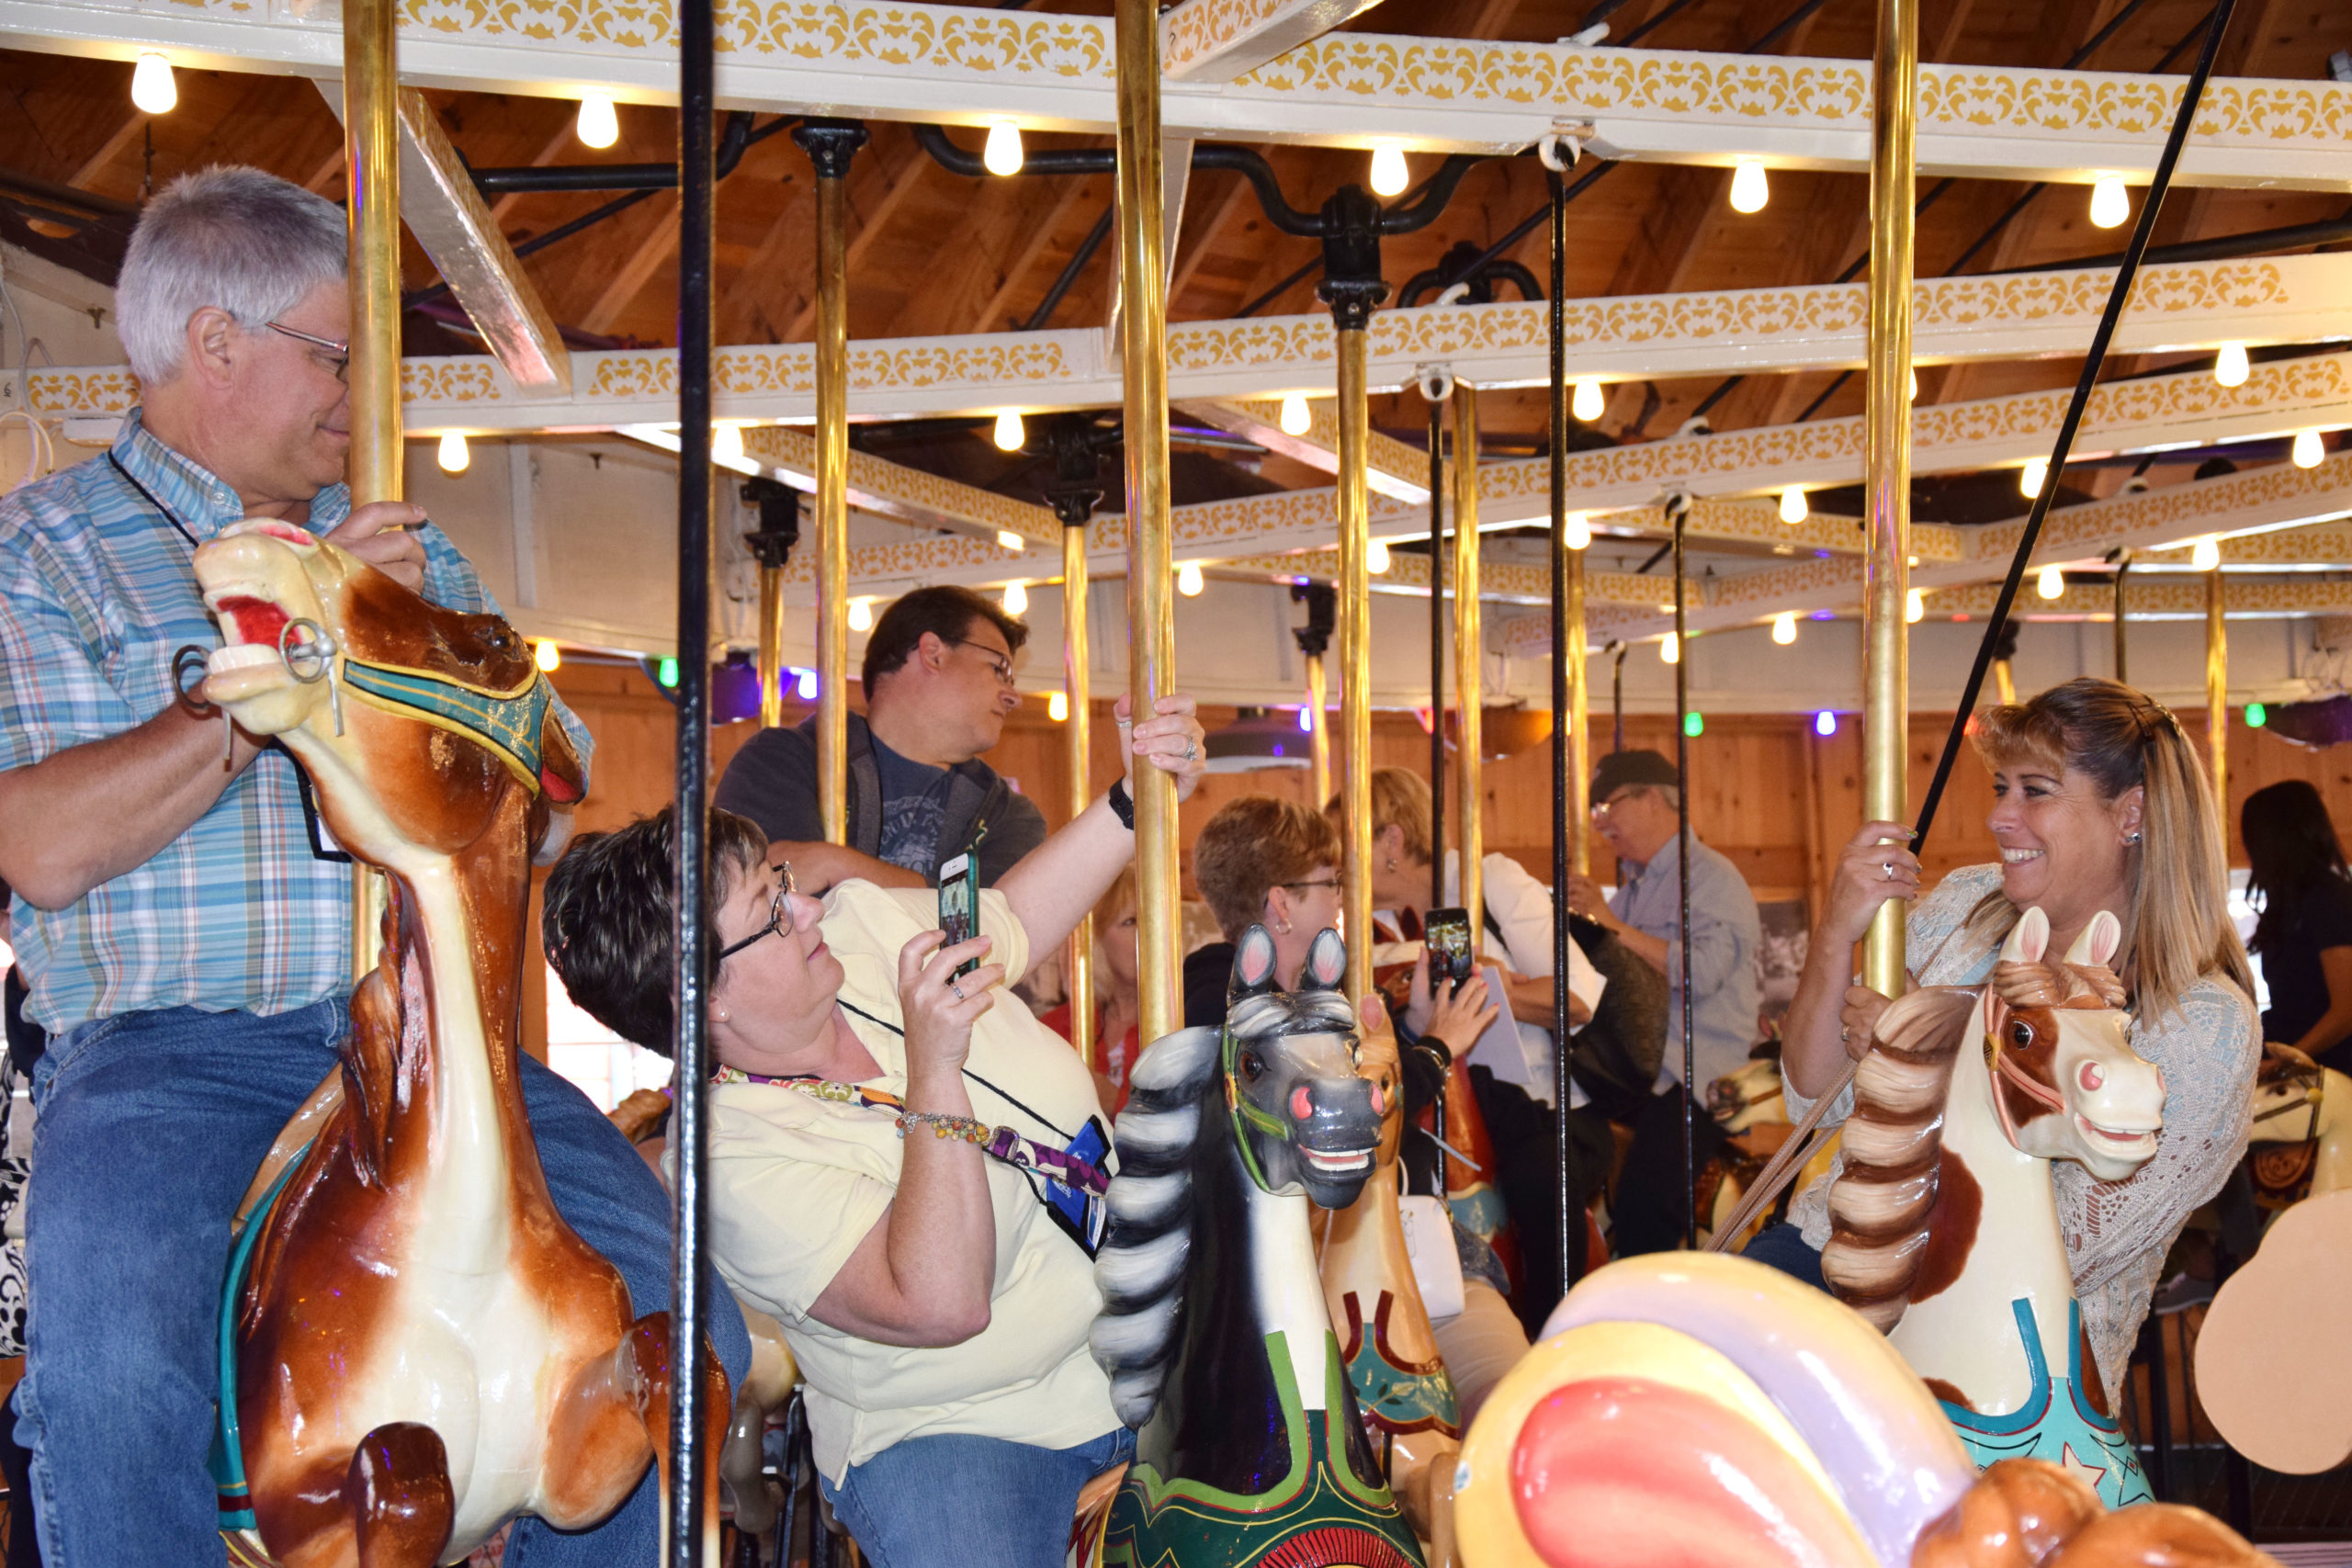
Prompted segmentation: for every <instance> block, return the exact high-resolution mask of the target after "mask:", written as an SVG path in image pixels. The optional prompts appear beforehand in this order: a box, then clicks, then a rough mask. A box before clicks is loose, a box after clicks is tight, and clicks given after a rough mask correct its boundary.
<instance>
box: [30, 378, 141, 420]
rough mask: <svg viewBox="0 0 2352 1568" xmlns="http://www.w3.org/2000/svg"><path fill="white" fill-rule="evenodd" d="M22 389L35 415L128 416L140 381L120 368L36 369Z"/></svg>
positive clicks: (137, 394)
mask: <svg viewBox="0 0 2352 1568" xmlns="http://www.w3.org/2000/svg"><path fill="white" fill-rule="evenodd" d="M25 390H26V392H27V394H28V401H29V402H30V403H31V404H32V406H33V408H34V410H35V412H40V413H44V414H49V415H51V416H66V417H71V416H73V415H75V414H109V413H129V412H130V411H131V408H132V407H133V405H135V404H136V403H137V402H138V401H139V378H138V377H136V376H133V375H132V374H131V373H130V371H129V370H128V369H126V368H122V367H104V368H100V369H96V370H35V371H32V372H30V373H28V375H27V377H26V385H25Z"/></svg>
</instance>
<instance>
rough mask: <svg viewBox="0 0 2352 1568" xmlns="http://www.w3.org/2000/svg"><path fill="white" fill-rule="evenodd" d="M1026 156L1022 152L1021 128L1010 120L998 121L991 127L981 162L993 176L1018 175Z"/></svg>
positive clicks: (981, 155)
mask: <svg viewBox="0 0 2352 1568" xmlns="http://www.w3.org/2000/svg"><path fill="white" fill-rule="evenodd" d="M1023 161H1024V154H1023V152H1022V151H1021V128H1020V127H1019V126H1017V125H1015V124H1013V123H1012V121H1011V120H1009V119H1001V120H998V121H997V122H996V123H995V124H993V125H991V126H989V144H988V148H987V150H986V151H984V152H981V154H980V162H981V163H982V164H986V165H988V171H989V174H992V175H1017V174H1019V173H1020V172H1021V165H1022V164H1023Z"/></svg>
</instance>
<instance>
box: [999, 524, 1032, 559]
mask: <svg viewBox="0 0 2352 1568" xmlns="http://www.w3.org/2000/svg"><path fill="white" fill-rule="evenodd" d="M996 547H997V548H998V549H1001V550H1011V551H1012V553H1013V554H1014V555H1016V556H1017V555H1021V554H1023V552H1025V551H1026V550H1027V549H1028V547H1029V541H1028V540H1026V539H1024V538H1023V537H1022V536H1020V535H1018V534H1016V533H1014V532H1013V531H1012V529H1010V528H999V529H998V530H997V531H996Z"/></svg>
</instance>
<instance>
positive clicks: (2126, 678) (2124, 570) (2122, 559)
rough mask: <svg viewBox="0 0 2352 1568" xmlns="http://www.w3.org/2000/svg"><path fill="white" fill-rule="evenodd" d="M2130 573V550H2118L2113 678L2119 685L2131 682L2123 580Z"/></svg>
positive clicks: (2127, 607) (2128, 607)
mask: <svg viewBox="0 0 2352 1568" xmlns="http://www.w3.org/2000/svg"><path fill="white" fill-rule="evenodd" d="M2130 576H2131V551H2130V550H2118V551H2117V552H2116V555H2115V679H2116V682H2117V683H2118V684H2119V685H2125V686H2128V685H2130V684H2131V659H2130V657H2129V654H2130V652H2131V649H2130V646H2129V640H2128V634H2127V631H2126V619H2127V616H2128V614H2129V610H2130V606H2129V604H2128V603H2127V602H2126V600H2125V598H2124V593H2123V581H2124V579H2126V578H2128V577H2130Z"/></svg>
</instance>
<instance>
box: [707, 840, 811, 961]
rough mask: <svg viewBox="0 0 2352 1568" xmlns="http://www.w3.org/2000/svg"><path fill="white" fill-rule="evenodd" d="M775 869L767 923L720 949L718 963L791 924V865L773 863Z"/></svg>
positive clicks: (780, 862)
mask: <svg viewBox="0 0 2352 1568" xmlns="http://www.w3.org/2000/svg"><path fill="white" fill-rule="evenodd" d="M775 869H776V872H777V879H776V888H775V903H773V904H771V905H769V906H768V923H767V924H766V925H763V926H762V927H761V928H760V929H759V930H758V931H753V932H752V934H751V935H750V936H747V937H745V938H744V939H743V940H742V941H741V942H729V944H728V945H727V946H725V947H722V948H720V949H719V950H718V962H719V963H721V964H724V963H726V962H727V961H728V960H729V959H730V958H732V957H734V956H735V955H736V954H737V953H741V952H742V951H743V950H744V949H745V948H747V947H749V946H751V945H752V943H753V942H757V941H759V940H760V938H762V937H763V936H769V935H772V934H774V933H775V932H776V931H783V930H785V929H786V927H788V926H790V925H791V924H792V907H791V904H790V902H789V900H790V899H791V897H792V895H793V891H794V889H793V884H792V863H791V862H790V861H788V860H786V861H778V862H776V863H775Z"/></svg>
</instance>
